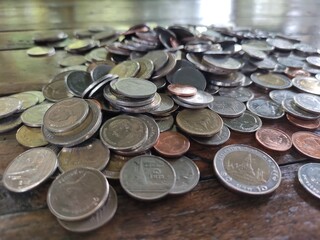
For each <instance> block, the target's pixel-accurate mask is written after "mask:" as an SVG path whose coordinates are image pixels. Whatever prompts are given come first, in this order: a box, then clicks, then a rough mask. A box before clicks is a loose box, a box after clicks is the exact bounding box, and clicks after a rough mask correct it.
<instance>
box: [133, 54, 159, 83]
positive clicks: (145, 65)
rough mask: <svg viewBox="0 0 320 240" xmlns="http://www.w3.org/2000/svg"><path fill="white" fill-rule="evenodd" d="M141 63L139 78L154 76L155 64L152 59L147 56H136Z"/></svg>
mask: <svg viewBox="0 0 320 240" xmlns="http://www.w3.org/2000/svg"><path fill="white" fill-rule="evenodd" d="M134 60H135V61H137V62H138V63H139V65H140V69H139V72H138V73H137V75H136V77H137V78H142V79H149V78H151V76H152V73H153V70H154V64H153V62H152V61H151V60H150V59H147V58H136V59H134Z"/></svg>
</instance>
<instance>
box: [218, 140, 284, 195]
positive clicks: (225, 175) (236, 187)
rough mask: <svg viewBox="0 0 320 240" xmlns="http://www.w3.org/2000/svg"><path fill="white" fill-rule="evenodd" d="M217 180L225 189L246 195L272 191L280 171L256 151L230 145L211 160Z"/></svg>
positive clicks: (260, 152) (276, 183) (273, 161)
mask: <svg viewBox="0 0 320 240" xmlns="http://www.w3.org/2000/svg"><path fill="white" fill-rule="evenodd" d="M213 167H214V171H215V173H216V176H217V177H218V179H219V180H220V181H221V182H222V184H223V185H225V186H226V187H228V188H229V189H231V190H233V191H235V192H238V193H244V194H248V195H264V194H269V193H271V192H273V191H275V190H276V189H277V188H278V187H279V185H280V182H281V171H280V168H279V166H278V164H277V163H276V162H275V160H274V159H273V158H272V157H271V156H269V155H268V154H266V153H265V152H263V151H261V150H260V149H257V148H254V147H251V146H248V145H242V144H233V145H229V146H226V147H223V148H221V149H220V150H219V151H218V152H217V153H216V155H215V157H214V159H213Z"/></svg>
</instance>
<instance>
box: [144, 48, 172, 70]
mask: <svg viewBox="0 0 320 240" xmlns="http://www.w3.org/2000/svg"><path fill="white" fill-rule="evenodd" d="M143 58H147V59H150V60H151V61H152V62H153V64H154V71H155V72H157V71H159V70H160V69H161V68H162V67H163V66H164V65H165V64H166V63H167V62H168V60H169V54H168V53H167V52H165V51H162V50H158V51H150V52H148V53H147V54H146V55H144V56H143Z"/></svg>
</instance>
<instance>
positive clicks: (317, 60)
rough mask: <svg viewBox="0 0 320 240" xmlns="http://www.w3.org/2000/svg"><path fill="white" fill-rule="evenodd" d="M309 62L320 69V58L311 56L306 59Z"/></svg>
mask: <svg viewBox="0 0 320 240" xmlns="http://www.w3.org/2000/svg"><path fill="white" fill-rule="evenodd" d="M306 60H307V62H308V63H309V64H311V65H313V66H316V67H320V57H318V56H309V57H307V58H306Z"/></svg>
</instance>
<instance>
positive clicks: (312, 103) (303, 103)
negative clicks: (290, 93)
mask: <svg viewBox="0 0 320 240" xmlns="http://www.w3.org/2000/svg"><path fill="white" fill-rule="evenodd" d="M293 100H294V103H295V104H296V105H297V106H298V107H300V108H302V109H303V110H305V111H307V112H310V113H315V114H320V97H319V96H316V95H313V94H309V93H299V94H297V95H295V96H294V97H293Z"/></svg>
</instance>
